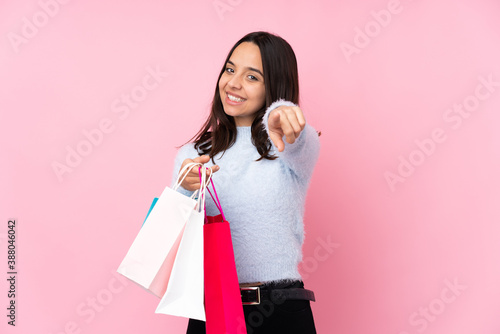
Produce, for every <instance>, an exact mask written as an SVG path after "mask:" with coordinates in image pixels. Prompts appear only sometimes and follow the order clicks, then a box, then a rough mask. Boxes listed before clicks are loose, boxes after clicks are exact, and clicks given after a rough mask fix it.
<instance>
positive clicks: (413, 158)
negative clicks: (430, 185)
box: [384, 73, 500, 192]
mask: <svg viewBox="0 0 500 334" xmlns="http://www.w3.org/2000/svg"><path fill="white" fill-rule="evenodd" d="M478 82H479V83H478V84H477V85H476V88H475V89H474V92H473V93H471V94H469V95H467V96H466V97H465V98H464V99H463V100H462V101H461V102H459V103H454V104H453V106H451V107H449V108H448V109H446V110H445V111H444V113H443V115H442V118H443V121H444V122H445V124H446V125H448V126H449V127H451V129H453V130H458V129H460V128H461V126H462V124H463V121H464V120H466V119H468V118H470V117H471V115H472V113H473V112H474V111H476V110H478V109H479V107H480V106H481V102H484V101H486V100H487V99H489V98H490V97H491V96H492V95H493V93H495V92H496V91H497V89H498V87H500V82H499V81H495V80H494V79H493V74H492V73H491V74H489V75H488V76H479V77H478ZM447 138H448V136H447V135H446V130H445V129H444V128H442V127H436V128H434V129H432V130H431V132H430V135H429V136H428V137H427V138H423V139H415V140H414V141H413V142H414V143H415V146H416V148H415V149H413V150H412V151H411V152H410V153H408V154H407V156H403V155H399V156H398V160H399V164H398V167H397V168H396V170H394V171H389V170H387V171H385V172H384V179H385V181H386V182H387V185H388V186H389V189H390V190H391V191H392V192H394V191H396V185H397V184H399V183H404V182H405V181H406V180H407V179H408V178H409V177H410V176H412V175H413V174H414V173H415V171H416V169H417V167H419V166H421V165H422V164H423V163H424V162H425V161H427V159H428V158H429V157H430V156H431V155H433V154H434V153H435V152H436V151H438V150H439V148H438V146H439V144H442V143H444V142H445V141H446V140H447Z"/></svg>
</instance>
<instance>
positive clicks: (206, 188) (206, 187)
mask: <svg viewBox="0 0 500 334" xmlns="http://www.w3.org/2000/svg"><path fill="white" fill-rule="evenodd" d="M209 169H210V168H209ZM198 171H199V175H200V184H202V185H203V184H204V183H203V181H202V179H201V174H202V173H201V166H200V167H199V169H198ZM210 171H212V169H210ZM212 174H213V172H211V173H210V176H209V179H208V181H205V182H206V184H205V187H204V189H203V194H202V196H205V193H206V190H208V193H209V194H210V197H212V199H213V201H214V203H215V206H216V207H217V209H219V211H220V213H221V215H222V219H224V221H225V220H226V217H224V212H222V206H221V205H220V201H219V196H217V192H216V191H215V186H214V181H213V180H212ZM209 182H210V183H211V184H212V188H213V189H214V193H215V197H216V198H217V201H215V199H214V195H212V192H211V191H210V188H209V185H208V183H209ZM200 191H201V187H200ZM203 208H204V209H206V208H205V200H203ZM205 221H206V213H205Z"/></svg>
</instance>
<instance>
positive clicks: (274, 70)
mask: <svg viewBox="0 0 500 334" xmlns="http://www.w3.org/2000/svg"><path fill="white" fill-rule="evenodd" d="M243 42H251V43H254V44H255V45H257V46H258V47H259V49H260V55H261V58H262V67H263V71H264V73H263V74H264V84H265V92H266V100H265V103H264V106H263V107H262V108H261V109H260V110H258V111H257V113H256V117H255V119H254V121H253V123H252V126H251V132H252V143H253V144H254V146H255V147H256V148H257V151H258V152H259V154H260V158H259V159H257V160H256V161H259V160H261V159H268V160H274V159H276V158H277V157H276V156H274V155H273V156H271V155H269V151H270V150H271V148H272V146H271V142H270V140H269V136H268V135H267V132H266V130H265V129H264V125H263V123H262V117H263V116H264V113H265V112H266V109H267V108H268V107H269V106H270V105H271V103H273V102H274V101H276V100H278V99H280V98H282V99H284V100H286V101H291V102H293V103H295V104H298V102H299V75H298V71H297V59H296V58H295V53H294V52H293V50H292V47H291V46H290V44H288V42H287V41H285V40H284V39H283V38H281V37H279V36H277V35H273V34H271V33H268V32H264V31H257V32H252V33H249V34H247V35H245V36H244V37H243V38H241V39H240V40H239V41H238V42H236V44H235V45H234V46H233V47H232V49H231V51H229V54H228V55H227V57H226V60H225V61H224V64H223V66H222V69H221V71H220V74H219V78H218V79H217V85H216V86H215V92H214V98H213V100H212V108H211V111H210V115H209V117H208V118H207V120H206V121H205V123H204V124H203V126H202V127H201V129H200V130H199V131H198V133H197V134H196V135H194V136H193V138H191V139H190V140H189V141H188V142H194V143H195V145H194V147H195V149H196V150H197V151H198V153H199V154H200V155H202V154H208V155H209V156H210V157H211V158H212V162H214V163H215V161H213V157H214V156H215V155H216V154H217V153H219V152H225V151H226V150H227V149H228V148H229V147H231V146H232V145H233V144H234V142H235V141H236V133H237V130H236V123H235V121H234V117H233V116H230V115H227V114H226V113H225V112H224V107H223V105H222V101H221V97H220V94H219V80H220V78H221V76H222V74H223V73H224V71H225V68H226V65H227V62H228V61H229V58H230V57H231V55H232V54H233V51H234V49H236V47H238V45H240V44H241V43H243ZM200 151H201V153H200Z"/></svg>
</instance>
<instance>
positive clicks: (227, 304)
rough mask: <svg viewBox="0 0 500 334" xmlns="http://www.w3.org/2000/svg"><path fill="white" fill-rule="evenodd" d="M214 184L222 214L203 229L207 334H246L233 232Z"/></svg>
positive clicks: (206, 222)
mask: <svg viewBox="0 0 500 334" xmlns="http://www.w3.org/2000/svg"><path fill="white" fill-rule="evenodd" d="M210 181H211V183H212V188H213V190H214V194H215V196H216V198H217V201H216V200H215V198H213V196H212V198H213V199H214V202H215V205H216V206H217V208H218V209H219V210H220V212H221V214H220V215H217V216H210V217H206V220H205V225H204V226H203V238H204V276H205V314H206V332H207V334H246V333H247V330H246V325H245V317H244V314H243V305H242V302H241V294H240V286H239V283H238V276H237V273H236V264H235V262H234V251H233V243H232V240H231V230H230V227H229V222H228V221H227V220H226V219H225V217H224V213H223V212H222V207H221V206H220V203H219V198H218V197H217V193H216V192H215V187H214V184H213V181H212V180H210ZM207 189H208V188H207ZM209 192H210V190H209ZM210 195H212V193H211V192H210Z"/></svg>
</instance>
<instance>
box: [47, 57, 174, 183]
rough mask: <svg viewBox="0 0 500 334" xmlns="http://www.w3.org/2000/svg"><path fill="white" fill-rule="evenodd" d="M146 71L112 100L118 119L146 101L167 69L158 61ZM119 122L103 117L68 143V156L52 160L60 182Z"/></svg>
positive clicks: (112, 107) (161, 80)
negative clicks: (139, 79)
mask: <svg viewBox="0 0 500 334" xmlns="http://www.w3.org/2000/svg"><path fill="white" fill-rule="evenodd" d="M146 72H147V74H145V75H144V76H143V78H142V80H141V83H140V84H138V85H135V86H133V87H132V88H131V89H130V91H129V92H127V93H122V94H121V95H120V97H119V98H115V99H114V100H113V101H112V102H111V107H110V109H111V112H112V113H113V114H116V115H117V117H118V119H120V120H122V121H123V120H125V119H127V118H128V117H129V116H130V114H131V111H132V110H134V109H137V108H138V107H139V106H140V103H141V102H142V101H144V100H145V99H146V98H147V97H148V95H149V93H150V92H152V91H153V90H155V89H156V88H158V87H159V86H160V84H161V83H162V82H163V80H164V79H165V78H166V77H167V76H168V73H166V72H163V71H162V70H161V69H160V68H159V66H158V65H156V68H153V67H151V66H147V67H146ZM116 125H117V124H116V122H114V121H113V119H111V118H109V117H103V118H102V119H101V120H99V121H98V122H97V124H96V126H95V127H93V128H90V129H83V130H82V131H81V134H82V136H81V139H80V140H79V141H78V142H77V143H76V144H74V145H73V146H71V145H66V154H65V158H64V159H63V160H62V161H57V160H54V161H52V163H51V167H52V170H53V171H54V173H55V175H56V176H57V179H58V180H59V182H62V181H63V180H64V176H65V174H70V173H72V172H73V170H74V169H75V168H77V167H78V166H79V165H80V164H81V163H82V162H83V160H84V158H85V157H88V156H89V155H90V154H92V152H93V151H94V149H96V148H97V147H99V146H101V145H102V143H103V142H104V141H105V137H106V135H109V134H110V133H112V132H113V131H115V129H116Z"/></svg>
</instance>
